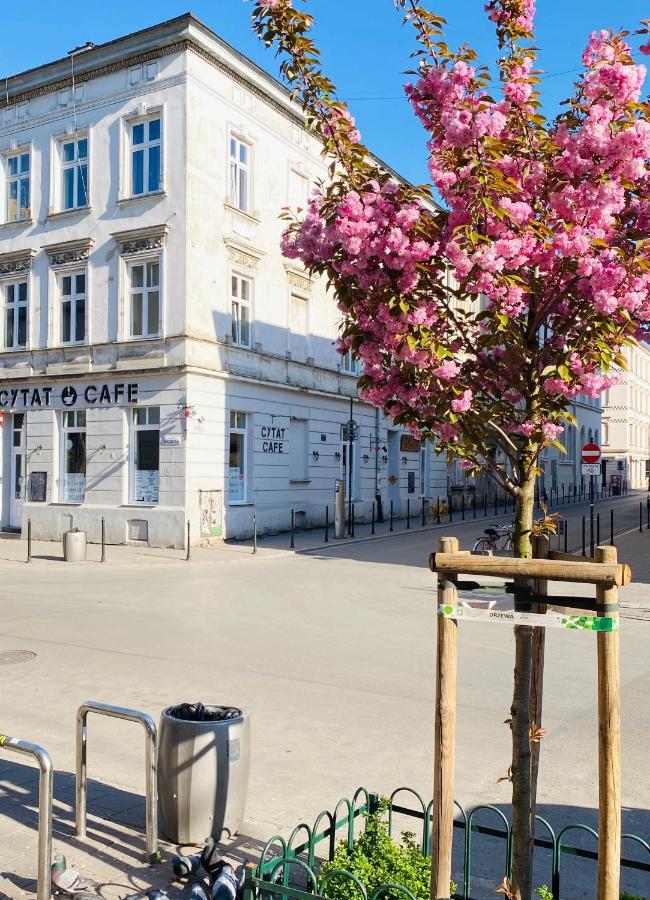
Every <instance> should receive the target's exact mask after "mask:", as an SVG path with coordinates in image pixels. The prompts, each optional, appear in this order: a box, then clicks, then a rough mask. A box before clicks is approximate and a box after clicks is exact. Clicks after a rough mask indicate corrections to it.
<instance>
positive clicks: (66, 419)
mask: <svg viewBox="0 0 650 900" xmlns="http://www.w3.org/2000/svg"><path fill="white" fill-rule="evenodd" d="M85 493H86V413H85V411H84V410H69V411H68V410H65V411H64V412H63V420H62V429H61V499H62V500H63V501H65V502H67V503H83V502H84V496H85Z"/></svg>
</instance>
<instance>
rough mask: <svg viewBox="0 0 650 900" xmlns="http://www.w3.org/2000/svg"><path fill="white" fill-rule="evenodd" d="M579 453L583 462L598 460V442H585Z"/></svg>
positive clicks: (595, 461)
mask: <svg viewBox="0 0 650 900" xmlns="http://www.w3.org/2000/svg"><path fill="white" fill-rule="evenodd" d="M580 455H581V456H582V461H583V463H597V462H600V455H601V454H600V447H599V446H598V444H585V445H584V447H583V448H582V452H581V454H580Z"/></svg>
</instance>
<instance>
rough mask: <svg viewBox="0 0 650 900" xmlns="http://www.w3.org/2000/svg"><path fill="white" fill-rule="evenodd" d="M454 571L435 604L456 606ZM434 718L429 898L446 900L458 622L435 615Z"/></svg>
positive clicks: (445, 545) (449, 545) (450, 545)
mask: <svg viewBox="0 0 650 900" xmlns="http://www.w3.org/2000/svg"><path fill="white" fill-rule="evenodd" d="M439 549H440V551H441V552H442V553H458V540H457V538H453V537H446V538H441V540H440V543H439ZM455 580H456V576H455V575H454V574H449V575H443V576H442V577H440V576H439V578H438V603H442V604H444V605H446V606H456V605H457V603H458V591H457V589H456V585H455V583H454V582H455ZM436 618H437V622H438V629H437V633H438V652H437V658H436V721H435V737H434V741H435V749H434V770H433V815H432V825H431V827H432V835H431V898H432V900H446V898H448V897H449V885H450V882H451V847H452V839H453V831H454V765H455V754H456V673H457V668H458V624H457V622H456V621H455V620H454V619H446V618H443V617H442V616H437V617H436Z"/></svg>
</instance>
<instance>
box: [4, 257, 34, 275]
mask: <svg viewBox="0 0 650 900" xmlns="http://www.w3.org/2000/svg"><path fill="white" fill-rule="evenodd" d="M35 256H36V250H12V251H11V252H9V253H0V278H6V277H11V276H12V275H22V274H23V273H24V272H29V270H30V269H31V267H32V260H33V258H34V257H35Z"/></svg>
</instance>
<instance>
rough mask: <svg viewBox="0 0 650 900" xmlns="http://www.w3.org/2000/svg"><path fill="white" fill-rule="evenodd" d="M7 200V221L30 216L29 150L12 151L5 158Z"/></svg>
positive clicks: (17, 220) (15, 220)
mask: <svg viewBox="0 0 650 900" xmlns="http://www.w3.org/2000/svg"><path fill="white" fill-rule="evenodd" d="M5 167H6V168H5V171H6V186H7V202H6V210H5V215H6V217H7V222H20V221H23V220H24V219H29V217H30V203H29V178H30V172H29V169H30V161H29V152H28V151H21V152H19V153H12V154H11V155H10V156H7V158H6V160H5Z"/></svg>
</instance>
